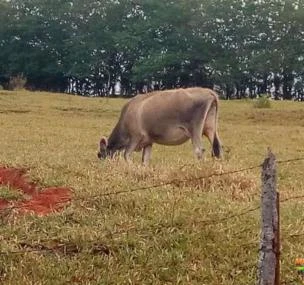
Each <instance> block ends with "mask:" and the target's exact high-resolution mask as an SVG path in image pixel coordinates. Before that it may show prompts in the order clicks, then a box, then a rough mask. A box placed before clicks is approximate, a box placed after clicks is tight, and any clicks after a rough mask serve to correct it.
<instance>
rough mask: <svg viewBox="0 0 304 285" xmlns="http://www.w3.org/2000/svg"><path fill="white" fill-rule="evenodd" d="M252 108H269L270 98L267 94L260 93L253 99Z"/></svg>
mask: <svg viewBox="0 0 304 285" xmlns="http://www.w3.org/2000/svg"><path fill="white" fill-rule="evenodd" d="M253 106H254V108H258V109H269V108H271V100H270V99H269V97H268V96H267V95H262V96H260V97H259V98H258V99H256V100H255V101H254V104H253Z"/></svg>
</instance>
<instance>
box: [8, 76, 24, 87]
mask: <svg viewBox="0 0 304 285" xmlns="http://www.w3.org/2000/svg"><path fill="white" fill-rule="evenodd" d="M25 84H26V78H25V77H24V76H23V74H18V75H16V76H12V77H10V80H9V83H8V86H9V89H10V90H21V89H24V86H25Z"/></svg>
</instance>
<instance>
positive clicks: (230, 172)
mask: <svg viewBox="0 0 304 285" xmlns="http://www.w3.org/2000/svg"><path fill="white" fill-rule="evenodd" d="M297 161H304V158H294V159H288V160H278V161H276V163H278V164H284V163H293V162H297ZM261 166H262V164H258V165H254V166H250V167H247V168H241V169H237V170H232V171H226V172H221V173H218V172H215V173H212V174H210V175H205V176H200V177H195V178H189V179H179V180H178V179H174V180H171V181H168V182H163V183H159V184H154V185H150V186H145V187H138V188H134V189H129V190H121V191H115V192H107V193H103V194H99V195H93V196H88V197H79V198H75V199H73V200H80V199H81V200H83V199H84V198H86V199H93V198H97V197H98V198H99V197H106V196H112V195H120V194H127V193H133V192H138V191H146V190H151V189H155V188H160V187H163V186H168V185H172V184H176V183H185V182H189V181H197V180H203V179H208V178H212V177H219V176H223V175H231V174H235V173H241V172H246V171H249V170H254V169H257V168H260V167H261ZM301 198H304V195H298V196H293V197H288V198H285V199H283V200H281V201H280V203H284V202H287V201H290V200H294V199H301ZM18 208H20V207H18V206H12V207H7V208H5V209H2V210H1V211H0V213H1V212H6V214H7V212H8V211H13V210H14V209H18ZM260 208H261V206H260V205H259V206H255V207H252V208H250V209H247V210H245V211H241V212H240V213H237V214H232V215H230V216H227V215H225V216H224V217H222V218H216V219H210V220H201V221H194V223H195V224H202V225H215V224H218V223H222V222H225V221H228V220H232V219H235V218H238V217H242V216H244V215H247V214H249V213H251V212H254V211H256V210H258V209H260ZM220 214H221V215H222V212H220ZM119 233H121V231H119ZM113 234H115V233H111V235H113ZM302 235H304V234H296V235H290V237H296V236H302ZM29 252H54V249H53V248H32V249H27V250H20V251H8V252H5V251H0V255H8V254H25V253H29Z"/></svg>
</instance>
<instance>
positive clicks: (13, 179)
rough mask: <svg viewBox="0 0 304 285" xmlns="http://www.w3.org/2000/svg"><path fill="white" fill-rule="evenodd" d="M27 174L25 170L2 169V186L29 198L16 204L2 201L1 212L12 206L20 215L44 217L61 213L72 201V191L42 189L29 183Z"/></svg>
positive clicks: (57, 188)
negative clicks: (18, 191)
mask: <svg viewBox="0 0 304 285" xmlns="http://www.w3.org/2000/svg"><path fill="white" fill-rule="evenodd" d="M25 174H26V171H25V170H24V169H17V168H9V167H0V185H7V186H9V187H11V188H15V189H17V190H20V191H22V193H24V194H25V195H27V197H29V199H24V200H22V201H15V202H13V201H8V200H5V199H0V211H1V210H4V209H6V208H8V207H9V206H12V207H13V209H16V211H17V212H18V213H20V214H24V213H34V214H37V215H39V216H44V215H47V214H50V213H53V212H57V211H60V210H61V209H62V208H63V207H64V205H65V204H66V203H68V202H69V201H71V195H72V191H71V189H69V188H65V187H49V188H45V189H41V188H40V187H39V186H38V185H37V184H35V183H33V182H31V181H29V180H28V178H27V177H26V176H25Z"/></svg>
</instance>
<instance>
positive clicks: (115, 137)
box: [108, 124, 126, 151]
mask: <svg viewBox="0 0 304 285" xmlns="http://www.w3.org/2000/svg"><path fill="white" fill-rule="evenodd" d="M125 145H126V134H125V131H124V130H123V128H122V127H121V125H120V124H117V125H116V127H115V128H114V129H113V131H112V133H111V135H110V137H109V140H108V149H109V150H112V151H117V150H120V149H122V148H124V147H125Z"/></svg>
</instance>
